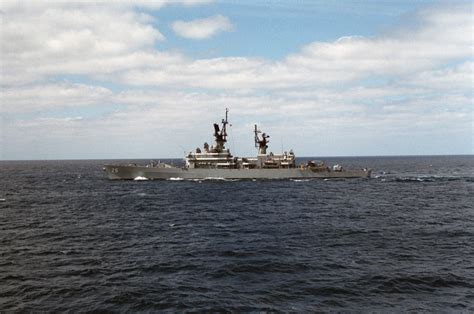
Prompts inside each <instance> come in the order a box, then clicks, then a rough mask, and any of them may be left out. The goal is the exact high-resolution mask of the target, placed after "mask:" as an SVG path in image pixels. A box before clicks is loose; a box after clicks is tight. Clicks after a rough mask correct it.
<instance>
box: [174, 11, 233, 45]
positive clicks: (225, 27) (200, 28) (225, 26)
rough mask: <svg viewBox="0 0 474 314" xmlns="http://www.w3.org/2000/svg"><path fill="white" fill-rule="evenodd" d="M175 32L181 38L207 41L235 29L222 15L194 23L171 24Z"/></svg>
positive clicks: (176, 22)
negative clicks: (220, 33)
mask: <svg viewBox="0 0 474 314" xmlns="http://www.w3.org/2000/svg"><path fill="white" fill-rule="evenodd" d="M171 28H172V29H173V31H174V32H175V33H176V34H178V35H179V36H181V37H185V38H190V39H207V38H210V37H212V36H214V35H216V34H217V33H219V32H223V31H231V30H232V29H233V26H232V23H231V22H230V20H229V19H228V18H227V17H225V16H222V15H214V16H211V17H208V18H205V19H198V20H192V21H175V22H173V23H172V24H171Z"/></svg>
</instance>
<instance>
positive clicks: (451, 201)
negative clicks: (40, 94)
mask: <svg viewBox="0 0 474 314" xmlns="http://www.w3.org/2000/svg"><path fill="white" fill-rule="evenodd" d="M324 159H325V160H326V161H327V163H328V164H335V163H340V164H343V165H345V166H347V168H350V167H358V168H363V167H370V168H372V169H373V174H372V178H370V179H345V180H341V179H339V180H321V179H313V180H276V181H265V180H261V181H252V180H242V181H235V180H232V181H223V180H202V181H109V180H107V179H106V175H105V173H104V172H103V171H102V165H103V164H104V163H106V162H110V161H101V160H76V161H2V162H0V310H1V311H7V312H9V311H33V312H38V311H48V312H62V311H72V312H79V311H117V312H126V311H130V312H156V311H164V310H167V311H171V312H175V311H212V312H216V311H219V312H221V311H223V312H226V311H230V312H235V311H244V312H259V311H281V312H318V311H322V312H332V311H335V312H337V311H356V312H357V311H359V312H360V311H363V312H366V311H370V312H406V311H414V312H433V311H436V312H453V311H456V312H458V311H459V312H473V311H474V205H473V204H474V193H473V192H474V191H473V190H474V156H472V155H471V156H419V157H357V158H356V157H351V158H349V157H347V158H324ZM133 162H137V163H146V162H147V161H133ZM176 162H179V161H176Z"/></svg>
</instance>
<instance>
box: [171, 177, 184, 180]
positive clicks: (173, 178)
mask: <svg viewBox="0 0 474 314" xmlns="http://www.w3.org/2000/svg"><path fill="white" fill-rule="evenodd" d="M168 180H169V181H183V180H184V179H183V178H180V177H171V178H169V179H168Z"/></svg>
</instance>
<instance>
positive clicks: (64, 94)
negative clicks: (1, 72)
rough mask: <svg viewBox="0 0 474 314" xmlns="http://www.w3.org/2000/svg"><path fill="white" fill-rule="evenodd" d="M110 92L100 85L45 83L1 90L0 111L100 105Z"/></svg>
mask: <svg viewBox="0 0 474 314" xmlns="http://www.w3.org/2000/svg"><path fill="white" fill-rule="evenodd" d="M111 96H112V92H111V91H110V90H109V89H106V88H104V87H100V86H87V85H84V84H71V83H59V84H46V85H33V86H27V87H23V88H21V89H18V88H6V89H3V91H2V106H1V107H0V112H7V113H15V112H35V111H41V110H45V109H54V108H56V109H57V108H58V107H59V108H63V107H72V106H91V105H98V106H100V105H102V104H104V103H108V102H110V98H111Z"/></svg>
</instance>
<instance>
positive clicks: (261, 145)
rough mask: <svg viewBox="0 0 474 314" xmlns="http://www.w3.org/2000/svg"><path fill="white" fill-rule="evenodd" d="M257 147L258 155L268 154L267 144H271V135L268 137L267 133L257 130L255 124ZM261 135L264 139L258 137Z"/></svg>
mask: <svg viewBox="0 0 474 314" xmlns="http://www.w3.org/2000/svg"><path fill="white" fill-rule="evenodd" d="M254 133H255V147H256V148H258V154H259V155H265V154H266V153H267V148H268V146H267V144H268V143H269V142H270V141H269V140H268V138H269V137H270V135H266V134H265V133H262V131H260V130H259V129H257V125H256V124H255V130H254ZM259 133H262V139H260V137H259V136H258V134H259Z"/></svg>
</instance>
